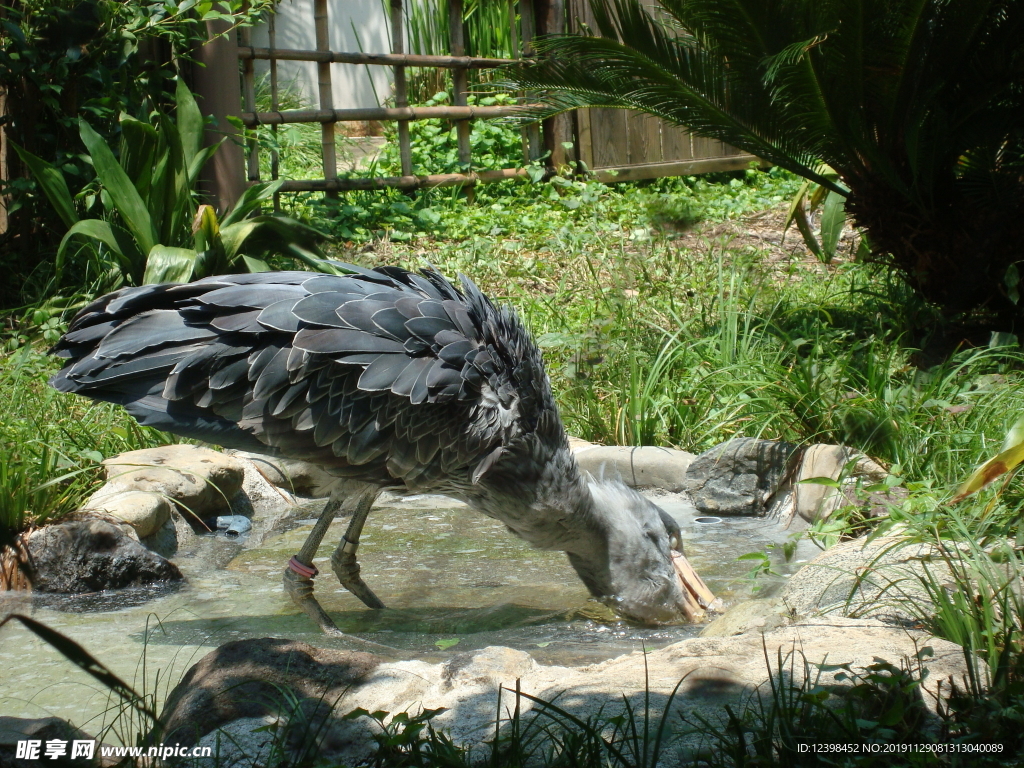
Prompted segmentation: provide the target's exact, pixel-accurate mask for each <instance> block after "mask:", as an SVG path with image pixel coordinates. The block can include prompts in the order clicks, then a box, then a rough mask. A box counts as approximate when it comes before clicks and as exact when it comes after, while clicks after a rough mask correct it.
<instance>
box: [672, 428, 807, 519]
mask: <svg viewBox="0 0 1024 768" xmlns="http://www.w3.org/2000/svg"><path fill="white" fill-rule="evenodd" d="M799 458H800V449H799V448H798V447H797V446H795V445H793V444H791V443H783V442H776V441H773V440H759V439H756V438H752V437H738V438H734V439H733V440H729V441H728V442H725V443H721V444H719V445H717V446H715V447H714V448H712V449H711V450H710V451H707V452H706V453H703V454H701V455H700V456H698V457H697V458H696V459H694V460H693V462H692V463H691V464H690V466H689V468H688V469H687V471H686V490H687V491H688V492H689V494H690V497H691V498H692V499H693V503H694V505H695V506H696V507H697V509H699V510H700V511H701V512H702V513H704V514H707V515H764V514H765V513H766V512H767V511H768V510H769V509H770V508H771V507H772V506H773V504H775V503H776V502H777V501H778V500H779V497H780V495H781V494H780V491H784V490H785V488H786V486H787V484H788V482H789V481H790V480H791V479H792V476H793V474H794V472H795V470H796V467H797V462H798V461H799Z"/></svg>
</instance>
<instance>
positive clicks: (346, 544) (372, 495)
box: [331, 486, 387, 608]
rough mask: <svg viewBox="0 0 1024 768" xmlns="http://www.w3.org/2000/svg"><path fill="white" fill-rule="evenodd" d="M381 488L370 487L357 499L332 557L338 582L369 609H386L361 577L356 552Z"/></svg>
mask: <svg viewBox="0 0 1024 768" xmlns="http://www.w3.org/2000/svg"><path fill="white" fill-rule="evenodd" d="M379 493H380V488H378V487H377V486H369V487H367V488H366V490H364V491H363V492H362V493H361V494H359V496H358V497H357V498H356V503H355V510H354V511H353V512H352V521H351V522H350V523H349V524H348V530H347V531H345V536H344V537H343V538H342V539H341V543H340V544H338V548H337V549H336V550H335V551H334V554H333V555H331V565H332V566H333V567H334V573H335V574H337V576H338V581H340V582H341V584H342V586H343V587H345V588H346V589H347V590H348V591H349V592H351V593H352V594H353V595H355V596H356V597H358V598H359V599H360V600H362V601H363V603H365V604H366V606H367V607H368V608H385V607H387V606H385V605H384V603H382V602H381V601H380V598H379V597H377V596H376V595H375V594H373V590H371V589H370V588H369V587H368V586H366V583H365V582H364V581H363V580H362V579H361V578H360V577H359V563H357V562H356V550H357V549H358V548H359V536H360V535H361V534H362V532H363V523H365V522H366V516H367V515H368V514H370V508H371V507H373V502H374V501H376V500H377V494H379Z"/></svg>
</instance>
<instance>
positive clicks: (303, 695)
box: [162, 638, 381, 744]
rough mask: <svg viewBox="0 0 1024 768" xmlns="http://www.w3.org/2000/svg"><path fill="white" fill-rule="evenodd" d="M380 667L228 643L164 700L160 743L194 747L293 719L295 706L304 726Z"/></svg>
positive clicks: (353, 657)
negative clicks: (240, 727) (226, 733)
mask: <svg viewBox="0 0 1024 768" xmlns="http://www.w3.org/2000/svg"><path fill="white" fill-rule="evenodd" d="M380 663H381V659H380V658H379V657H377V656H374V655H373V654H369V653H361V652H350V651H336V650H331V649H326V648H316V647H314V646H311V645H307V644H306V643H300V642H296V641H292V640H283V639H277V638H261V639H254V640H239V641H236V642H232V643H227V644H226V645H222V646H221V647H220V648H218V649H216V650H215V651H213V652H211V653H209V654H207V655H206V656H204V657H203V658H202V659H200V660H199V662H198V663H196V664H195V665H193V666H192V668H191V669H189V671H188V672H187V673H186V675H185V677H184V678H182V680H181V682H180V683H178V685H177V686H175V688H174V690H172V691H171V693H170V694H169V695H168V697H167V701H166V703H165V704H164V710H163V715H162V719H163V721H164V723H165V726H166V729H165V734H166V736H165V737H164V741H166V742H180V743H182V744H196V743H198V742H199V740H200V739H202V738H203V737H204V736H206V735H207V734H210V733H211V732H212V731H214V730H215V729H217V728H220V727H221V726H223V725H225V724H227V723H230V722H232V721H235V720H239V719H243V718H263V717H267V716H273V717H275V718H284V719H285V720H288V719H292V718H293V717H294V715H295V714H296V707H297V706H298V707H300V708H303V709H301V713H302V714H303V715H305V716H307V719H308V716H310V715H311V714H312V715H316V712H313V711H312V710H316V711H317V712H319V711H320V710H321V709H322V707H320V704H319V703H320V702H327V703H328V704H333V703H334V702H336V701H337V700H338V699H340V698H341V697H342V696H343V695H344V694H345V693H346V692H347V691H348V690H349V689H350V688H351V687H352V686H355V685H358V684H360V683H362V682H364V681H366V680H367V679H368V677H369V676H370V675H371V673H372V672H373V671H374V670H375V669H376V668H377V666H378V665H379V664H380ZM311 707H312V710H311V709H310V708H311ZM328 708H329V707H328ZM320 717H321V720H322V719H323V715H320ZM321 730H325V731H331V730H332V729H321ZM342 730H343V731H344V730H346V729H342ZM358 730H360V731H362V730H365V726H362V725H361V726H360V727H359V729H358ZM323 735H324V737H325V738H326V737H328V733H326V732H325V733H324V734H323ZM337 735H338V734H333V735H332V736H330V738H335V737H337ZM339 740H340V741H341V743H342V744H347V743H348V742H349V741H351V738H349V737H346V736H344V735H343V736H342V737H341V738H340V739H339Z"/></svg>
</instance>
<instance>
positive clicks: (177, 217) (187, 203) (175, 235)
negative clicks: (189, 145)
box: [159, 115, 196, 246]
mask: <svg viewBox="0 0 1024 768" xmlns="http://www.w3.org/2000/svg"><path fill="white" fill-rule="evenodd" d="M159 127H160V133H161V135H162V136H163V139H164V141H165V142H166V143H167V151H166V155H167V176H166V179H165V182H164V212H163V228H162V229H161V233H162V235H163V237H162V238H161V242H162V243H163V244H164V245H174V246H184V245H185V244H186V243H188V244H191V243H190V241H191V238H190V237H189V232H188V228H189V227H190V226H191V224H192V218H193V216H194V215H195V211H196V208H195V202H194V200H193V198H192V184H191V182H190V181H189V178H188V171H187V166H186V164H185V157H184V150H183V149H182V146H181V136H180V135H179V133H178V127H177V126H176V125H175V124H174V123H173V122H172V121H171V120H169V119H168V118H167V117H166V116H163V115H161V116H160V118H159Z"/></svg>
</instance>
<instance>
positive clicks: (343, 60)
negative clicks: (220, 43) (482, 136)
mask: <svg viewBox="0 0 1024 768" xmlns="http://www.w3.org/2000/svg"><path fill="white" fill-rule="evenodd" d="M238 56H239V58H241V59H271V60H273V59H278V60H279V61H315V62H319V63H324V62H327V63H330V64H373V65H378V66H384V67H394V66H405V67H441V68H442V69H496V68H497V67H503V66H505V65H506V64H508V63H510V62H511V61H512V60H511V59H488V58H482V57H479V56H425V55H421V54H418V53H362V52H349V51H308V50H299V49H287V50H285V49H282V50H273V49H272V48H255V47H253V46H247V47H245V48H240V49H239V51H238Z"/></svg>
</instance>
